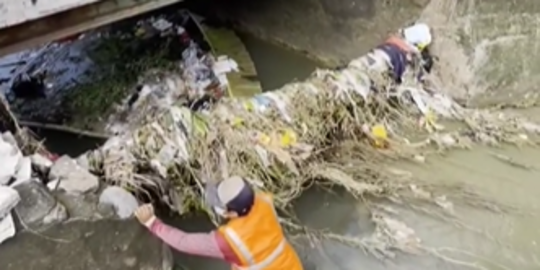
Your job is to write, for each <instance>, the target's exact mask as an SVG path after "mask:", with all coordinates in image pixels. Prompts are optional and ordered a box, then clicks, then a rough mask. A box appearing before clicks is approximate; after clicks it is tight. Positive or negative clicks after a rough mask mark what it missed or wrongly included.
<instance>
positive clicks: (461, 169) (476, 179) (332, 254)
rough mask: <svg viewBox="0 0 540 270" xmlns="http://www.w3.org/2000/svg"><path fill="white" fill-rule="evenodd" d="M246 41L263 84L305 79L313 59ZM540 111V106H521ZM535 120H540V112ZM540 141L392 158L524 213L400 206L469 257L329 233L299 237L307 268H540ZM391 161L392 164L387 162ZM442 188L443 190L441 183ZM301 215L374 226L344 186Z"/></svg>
mask: <svg viewBox="0 0 540 270" xmlns="http://www.w3.org/2000/svg"><path fill="white" fill-rule="evenodd" d="M244 41H245V42H246V46H247V48H248V50H249V51H250V53H251V54H252V57H253V60H254V62H255V64H256V66H257V68H258V72H259V79H260V80H261V82H262V85H263V87H264V88H265V90H269V89H274V88H277V87H279V86H281V85H282V84H284V83H285V82H287V81H290V80H293V79H302V78H303V77H305V76H307V75H308V74H309V73H310V72H311V71H312V70H313V69H314V65H313V64H312V65H310V62H309V61H307V60H305V59H302V58H301V57H299V56H298V55H294V54H290V53H289V52H287V51H283V50H281V49H279V48H277V47H274V46H272V45H269V44H266V43H261V42H260V41H259V40H256V39H252V38H249V37H247V38H246V37H244ZM519 113H521V114H525V115H527V116H535V115H538V110H535V109H531V110H526V111H521V112H519ZM537 120H539V121H540V118H538V119H537ZM495 154H500V155H504V156H506V157H509V158H512V159H514V160H516V161H518V162H521V163H525V164H528V165H530V166H531V169H528V170H527V169H523V168H521V167H516V166H512V165H510V164H508V163H506V162H503V161H501V160H500V159H498V158H496V157H495ZM539 159H540V149H535V148H516V147H501V148H496V149H494V148H483V147H477V148H474V149H472V150H468V151H453V152H452V153H449V154H447V155H445V156H437V157H433V158H428V160H427V162H426V163H425V164H416V163H410V162H402V163H399V164H394V165H392V166H394V167H397V168H401V169H405V170H408V171H410V172H412V173H413V174H414V175H415V177H416V178H418V179H419V180H422V181H424V182H428V183H433V184H435V185H439V184H440V185H452V184H461V185H465V186H467V187H468V188H469V189H471V190H472V191H475V192H477V193H479V194H480V195H481V196H483V197H484V198H486V199H488V200H492V201H493V203H494V204H498V203H500V204H503V205H509V206H512V207H514V208H516V209H519V212H520V213H519V214H518V213H515V214H513V213H504V214H503V213H494V212H492V211H488V210H482V209H477V208H475V207H468V206H463V204H465V202H459V201H456V202H455V213H456V215H457V216H458V217H459V220H460V222H461V223H460V224H456V223H453V222H449V221H446V220H441V219H440V218H435V217H433V216H432V215H425V214H419V213H417V212H415V211H412V210H410V209H407V208H397V209H398V210H399V215H398V216H399V219H400V220H403V221H404V222H406V223H407V225H409V226H410V227H412V228H413V229H414V230H415V231H416V233H417V234H418V236H419V237H420V238H421V239H422V241H423V244H424V245H425V246H426V247H428V248H430V249H431V250H437V251H438V252H440V254H442V255H445V256H447V257H448V258H453V259H459V260H462V261H467V262H469V264H464V263H458V264H456V263H453V264H452V263H448V262H447V261H444V260H442V259H437V258H435V257H434V256H432V255H425V256H424V255H422V256H410V255H398V256H397V258H396V259H395V260H394V261H392V262H390V261H386V262H381V261H379V260H377V259H375V258H374V257H373V256H371V255H367V254H365V253H364V252H363V251H361V250H358V249H353V248H349V247H347V246H344V245H342V244H340V243H336V242H332V241H324V242H322V243H320V245H316V246H315V247H312V246H311V245H310V244H309V241H306V240H305V239H296V240H295V243H296V246H297V249H298V251H299V253H300V254H301V255H302V258H303V259H304V261H305V262H306V266H307V269H325V270H326V269H328V270H330V269H332V270H333V269H344V270H349V269H350V270H357V269H359V267H362V269H364V268H365V269H374V270H377V269H381V270H382V269H396V270H397V269H411V270H413V269H415V270H416V269H471V267H470V266H472V265H476V266H477V267H479V269H489V270H496V269H522V270H528V269H531V270H532V269H540V246H539V245H540V230H538V229H537V228H538V227H539V226H540V210H538V209H540V196H538V192H540V165H538V167H534V166H536V164H535V161H536V160H539ZM389 166H390V165H389ZM443 192H444V190H443ZM294 209H295V211H296V213H297V215H298V217H299V219H300V220H301V222H302V223H304V224H305V225H308V226H310V227H312V228H316V229H328V230H331V231H333V232H336V233H341V234H345V235H350V236H368V235H369V234H371V233H372V232H373V230H374V226H373V224H372V223H371V222H370V220H369V218H370V217H369V212H368V210H367V209H366V208H365V207H364V206H363V204H362V203H359V202H358V201H356V200H354V199H353V198H351V197H350V196H348V195H347V194H346V193H345V192H344V191H342V190H339V189H337V190H332V191H331V192H328V191H326V190H322V189H318V188H313V189H311V190H309V191H308V192H306V193H305V194H304V195H303V196H302V197H301V198H299V199H298V201H297V202H296V203H295V206H294ZM171 222H172V223H173V224H175V225H177V226H179V227H182V228H184V229H186V230H190V231H201V230H206V229H210V228H211V226H210V224H209V223H208V222H207V221H206V220H205V219H204V218H202V217H199V218H184V219H173V220H171ZM176 256H177V261H178V262H179V263H181V264H182V265H184V266H187V267H189V268H190V269H229V268H228V266H226V265H225V264H223V263H220V262H217V261H211V260H207V259H202V258H195V257H192V256H185V255H181V254H176Z"/></svg>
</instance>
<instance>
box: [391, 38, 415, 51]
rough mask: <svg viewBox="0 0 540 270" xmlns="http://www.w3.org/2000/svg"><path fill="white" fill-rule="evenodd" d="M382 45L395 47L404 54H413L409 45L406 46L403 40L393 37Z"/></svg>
mask: <svg viewBox="0 0 540 270" xmlns="http://www.w3.org/2000/svg"><path fill="white" fill-rule="evenodd" d="M384 43H385V44H392V45H395V46H396V47H398V48H399V49H400V50H402V51H403V52H405V53H412V52H414V50H413V48H411V45H410V44H408V43H407V42H406V41H405V40H404V39H402V38H400V37H398V36H395V35H393V36H390V37H389V38H388V39H387V40H386V41H385V42H384Z"/></svg>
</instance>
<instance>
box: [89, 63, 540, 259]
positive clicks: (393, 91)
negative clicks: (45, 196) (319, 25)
mask: <svg viewBox="0 0 540 270" xmlns="http://www.w3.org/2000/svg"><path fill="white" fill-rule="evenodd" d="M370 57H373V55H370ZM386 71H387V67H386V66H385V67H384V69H381V67H380V66H377V65H370V64H369V61H367V58H366V57H363V58H360V59H358V60H355V61H353V62H352V63H351V64H350V65H349V66H348V67H346V68H344V69H341V70H338V71H329V70H319V71H317V72H315V73H314V74H313V75H312V76H311V77H310V78H309V79H308V80H307V81H305V82H301V83H294V84H288V85H286V86H284V87H283V88H281V89H279V90H276V91H274V92H269V93H265V94H263V95H259V96H256V97H254V98H251V99H247V98H233V99H230V98H226V99H223V100H221V101H220V102H219V103H218V104H216V106H215V107H214V108H212V109H211V110H210V111H208V112H192V111H190V110H189V109H188V108H185V107H170V108H167V109H165V110H163V111H160V112H159V113H157V114H152V115H150V114H149V115H147V117H148V119H147V120H148V121H145V122H146V123H147V124H144V125H142V126H140V127H139V128H137V129H136V130H132V131H131V132H129V133H126V134H123V135H121V136H118V137H114V138H112V139H110V140H109V141H108V143H107V144H105V146H103V147H102V148H101V149H99V150H97V151H95V152H93V153H92V160H93V167H94V171H95V172H96V173H99V174H101V175H103V177H104V178H105V180H106V181H108V182H110V183H112V184H115V185H119V186H122V187H124V188H126V189H128V190H133V191H136V192H138V193H147V192H151V193H152V194H158V196H157V197H156V196H153V198H158V199H159V200H160V203H164V204H166V205H168V206H169V207H170V208H171V209H172V210H174V211H178V212H180V213H185V212H189V211H200V210H203V211H207V208H206V204H205V201H204V197H205V196H204V188H205V185H206V184H207V183H208V182H209V181H219V179H223V178H224V177H227V176H230V175H240V176H243V177H245V178H246V179H249V180H250V181H251V183H252V184H253V185H254V186H256V187H257V188H259V189H262V190H265V191H268V192H271V193H272V194H274V196H275V198H276V203H277V206H278V208H279V209H280V210H283V213H290V212H289V210H290V209H288V206H289V205H290V203H291V201H292V200H294V199H295V198H297V197H298V196H299V195H300V194H301V193H302V192H303V191H304V190H305V189H306V188H307V187H308V186H310V185H312V184H318V185H331V186H340V187H343V188H344V189H346V190H347V191H348V192H349V193H350V194H352V195H353V196H354V197H356V198H357V199H358V200H361V201H362V202H364V204H365V205H366V206H368V207H369V208H370V209H371V211H372V221H373V222H374V224H375V225H376V226H377V229H376V231H375V232H374V234H373V235H372V236H371V237H368V238H361V239H360V238H354V237H345V236H341V235H336V234H332V233H327V232H325V233H322V232H317V231H313V230H310V229H309V228H305V227H303V226H300V225H298V224H296V223H294V222H292V221H291V219H289V218H290V216H289V217H284V219H283V220H282V221H283V223H284V224H285V225H287V227H288V228H290V229H291V230H292V231H299V232H303V233H306V232H308V233H309V234H311V235H314V236H316V237H318V238H328V239H333V240H337V241H341V242H343V243H346V244H349V245H352V246H356V247H359V248H362V249H363V250H365V251H366V252H368V253H370V254H373V255H375V256H376V257H378V258H380V259H383V258H392V257H394V256H395V254H394V252H395V251H396V250H399V251H403V252H408V253H414V254H417V253H427V254H431V255H435V256H437V257H439V258H441V259H443V260H446V261H448V262H451V263H466V262H461V261H456V260H454V259H452V258H449V257H446V256H445V255H444V254H443V253H441V252H439V251H438V250H434V249H430V248H428V247H425V246H423V245H422V244H421V241H420V239H419V238H418V237H417V236H416V235H415V234H414V231H413V230H412V229H410V228H409V227H407V225H406V224H404V223H402V222H400V221H399V219H398V217H397V216H395V215H394V213H392V211H391V210H389V208H388V207H383V205H381V204H380V202H381V200H382V201H386V202H389V203H390V204H398V205H402V206H406V207H409V208H411V209H414V210H416V211H420V212H423V213H428V214H431V215H433V216H436V217H438V218H442V219H444V220H447V221H448V222H452V223H455V224H456V226H460V227H462V228H469V227H467V226H466V224H464V223H463V222H462V221H460V220H459V218H458V217H456V216H455V215H454V213H452V207H451V206H452V205H453V204H467V205H472V206H474V207H480V208H485V209H488V210H490V211H498V212H512V211H514V210H515V209H513V208H512V207H511V206H505V205H500V204H497V203H495V202H492V201H489V200H488V199H486V198H483V197H482V196H480V195H478V194H475V193H474V192H471V191H469V190H467V189H466V188H464V187H459V186H442V185H441V184H434V183H427V182H422V181H420V180H418V179H414V178H413V177H412V176H411V175H410V174H407V173H405V172H402V171H397V170H393V169H390V168H389V167H388V166H387V165H388V162H389V161H393V160H398V159H414V160H424V159H425V158H426V157H428V156H429V155H430V154H437V153H440V152H442V151H444V150H446V149H449V148H456V147H459V148H467V147H470V146H472V145H473V144H474V143H481V144H491V145H496V144H499V143H512V144H535V142H534V139H533V137H531V136H530V135H531V134H536V133H538V132H539V131H540V128H539V127H538V126H537V125H535V124H533V123H530V122H528V121H526V120H524V119H521V118H516V117H510V116H505V115H501V114H495V113H492V112H489V111H482V110H475V109H467V108H463V107H461V106H460V105H458V104H457V103H455V102H453V101H452V100H451V99H449V98H448V97H446V96H444V95H441V94H438V93H432V92H427V91H424V90H422V88H421V86H419V85H417V84H415V83H412V84H408V83H407V82H413V81H415V80H405V83H403V84H402V85H399V86H398V85H394V84H393V83H391V81H390V80H389V79H388V78H387V77H386ZM409 76H415V71H414V70H410V71H409ZM418 100H421V101H422V102H419V101H418ZM419 104H420V105H419ZM422 104H423V106H421V105H422ZM426 108H427V110H426ZM435 115H437V116H438V118H441V121H442V119H446V121H450V122H453V123H458V124H459V125H457V126H458V128H456V129H454V130H444V127H443V126H441V125H440V124H439V123H438V121H437V119H436V118H437V117H435ZM381 129H382V130H383V131H384V132H383V133H385V132H387V133H388V136H385V135H384V134H383V136H380V135H381V134H380V133H381ZM526 134H529V135H526ZM381 140H382V141H381ZM448 198H450V199H448ZM450 200H452V201H450ZM208 213H209V214H210V215H211V212H210V211H208ZM469 229H471V230H473V228H469ZM478 233H482V232H478ZM472 266H474V267H475V268H478V269H482V268H481V267H479V266H476V265H472Z"/></svg>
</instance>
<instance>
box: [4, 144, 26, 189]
mask: <svg viewBox="0 0 540 270" xmlns="http://www.w3.org/2000/svg"><path fill="white" fill-rule="evenodd" d="M21 158H22V154H21V152H20V151H19V149H18V148H16V147H15V146H13V145H11V144H10V143H7V142H5V141H3V140H0V184H2V185H6V184H7V183H8V182H9V181H10V179H11V178H12V177H13V176H14V175H15V171H16V169H17V164H18V163H19V160H20V159H21Z"/></svg>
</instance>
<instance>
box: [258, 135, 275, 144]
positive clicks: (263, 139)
mask: <svg viewBox="0 0 540 270" xmlns="http://www.w3.org/2000/svg"><path fill="white" fill-rule="evenodd" d="M258 137H259V138H258V141H259V143H260V144H262V145H269V144H270V142H271V141H272V139H271V138H270V136H268V135H266V134H264V133H261V134H259V136H258Z"/></svg>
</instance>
